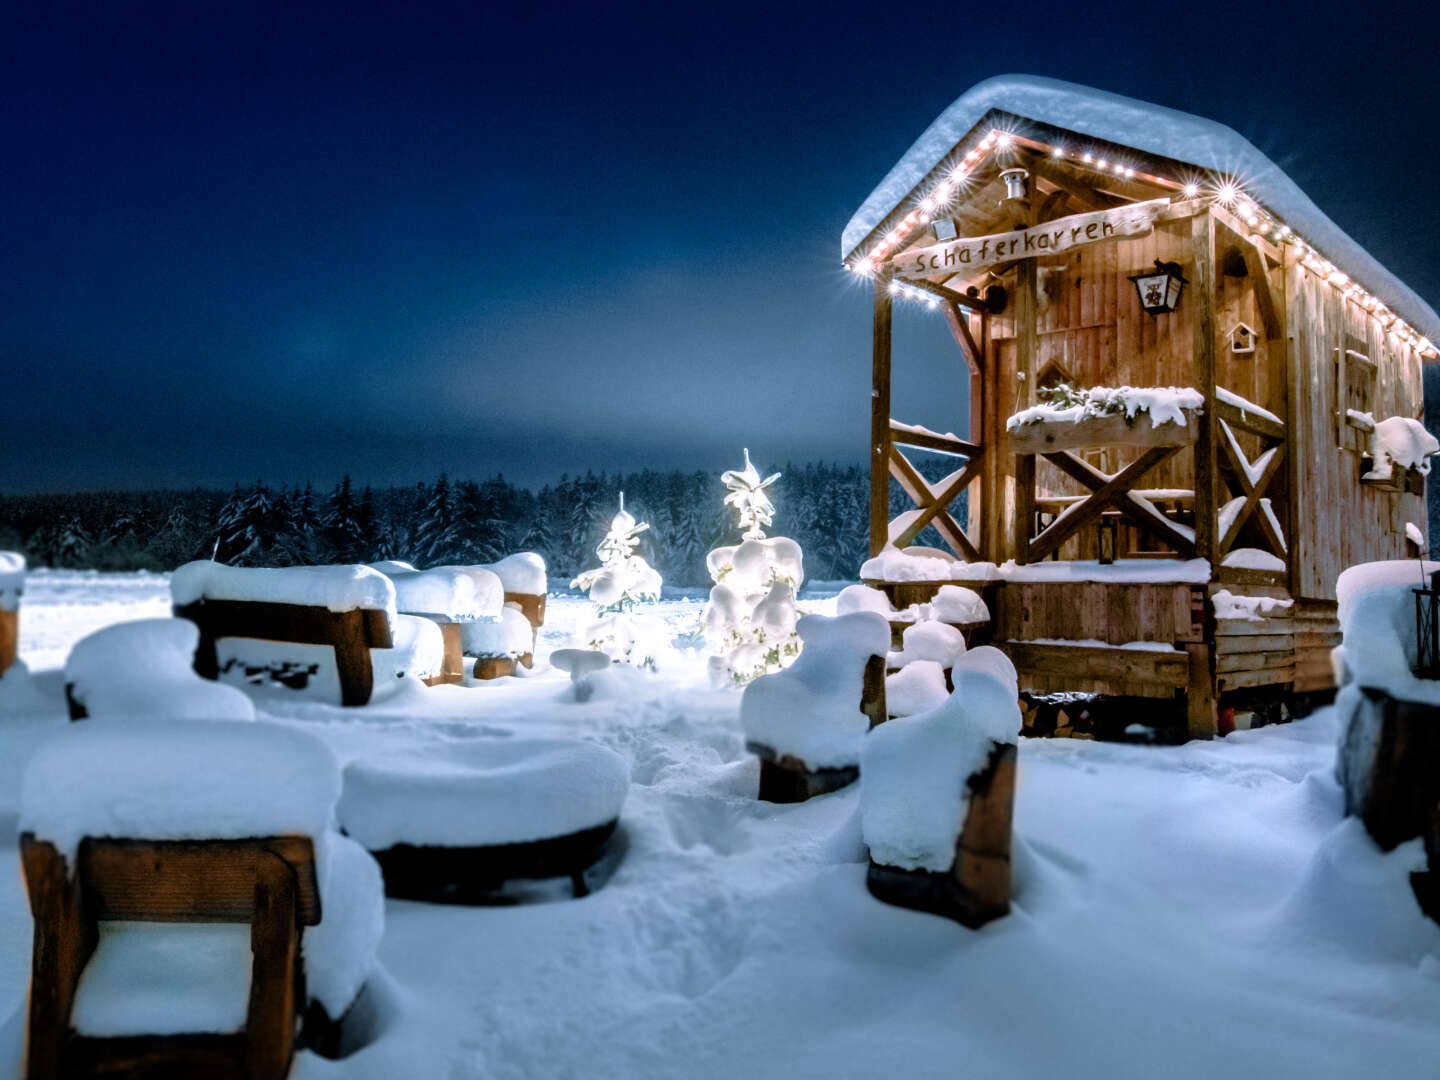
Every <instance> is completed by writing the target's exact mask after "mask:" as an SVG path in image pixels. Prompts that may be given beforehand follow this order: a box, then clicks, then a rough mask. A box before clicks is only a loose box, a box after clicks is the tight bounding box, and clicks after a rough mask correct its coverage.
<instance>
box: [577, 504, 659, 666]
mask: <svg viewBox="0 0 1440 1080" xmlns="http://www.w3.org/2000/svg"><path fill="white" fill-rule="evenodd" d="M649 528H650V526H649V525H648V524H646V523H645V522H637V521H636V520H635V518H634V517H633V516H632V515H631V514H628V513H626V511H625V493H624V492H623V491H622V492H621V493H620V512H619V513H618V514H616V515H615V516H614V517H613V518H611V519H610V528H609V529H608V530H607V531H606V533H605V536H604V538H603V539H602V540H601V541H600V543H599V545H598V546H597V547H596V548H595V554H596V555H597V556H598V557H599V559H600V565H599V566H597V567H594V568H592V569H590V570H586V571H585V572H584V573H582V574H580V575H579V576H578V577H576V578H575V580H573V581H572V582H570V587H571V588H572V589H584V590H586V591H587V592H588V593H589V594H590V602H591V603H592V604H593V605H595V616H596V617H595V619H594V621H593V622H591V623H590V624H589V625H588V626H586V627H584V628H583V629H582V630H581V631H580V634H579V636H578V641H577V643H578V644H579V645H580V646H581V647H583V648H587V649H596V650H599V651H600V652H603V653H605V654H606V655H607V656H609V657H610V659H611V660H614V661H616V662H617V663H627V664H637V665H644V666H647V667H654V666H655V664H656V662H657V661H658V659H659V651H660V649H659V641H658V636H659V635H658V627H657V626H655V625H654V623H653V621H652V620H649V619H644V618H641V617H639V616H637V615H636V614H635V607H636V605H638V604H644V603H654V602H655V601H656V600H659V599H660V585H661V578H660V575H659V574H658V573H657V572H656V571H655V569H654V567H652V566H651V565H650V564H649V563H648V562H646V561H645V559H643V558H641V557H640V556H639V555H637V554H635V548H636V546H637V545H638V544H639V542H640V541H639V537H640V535H641V534H642V533H644V532H645V531H646V530H647V529H649Z"/></svg>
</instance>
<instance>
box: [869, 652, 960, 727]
mask: <svg viewBox="0 0 1440 1080" xmlns="http://www.w3.org/2000/svg"><path fill="white" fill-rule="evenodd" d="M949 696H950V691H949V689H948V688H947V687H946V686H945V669H944V668H943V667H941V666H940V665H939V664H937V663H936V662H935V661H934V660H916V661H914V662H913V663H909V664H906V665H905V666H904V667H903V668H901V669H900V670H899V671H897V672H895V674H893V675H887V676H886V677H885V711H886V712H887V713H889V714H890V715H891V716H911V715H913V714H915V713H922V712H929V711H930V710H931V709H934V708H938V707H939V706H940V705H941V704H942V703H943V702H944V701H945V699H946V698H948V697H949Z"/></svg>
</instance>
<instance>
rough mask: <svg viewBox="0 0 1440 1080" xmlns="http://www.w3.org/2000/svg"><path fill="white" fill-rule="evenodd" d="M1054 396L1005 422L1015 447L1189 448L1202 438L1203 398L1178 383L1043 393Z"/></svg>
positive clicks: (1036, 450)
mask: <svg viewBox="0 0 1440 1080" xmlns="http://www.w3.org/2000/svg"><path fill="white" fill-rule="evenodd" d="M1042 394H1044V395H1045V396H1047V397H1048V398H1049V400H1048V401H1047V402H1046V403H1044V404H1041V405H1036V406H1034V407H1032V408H1029V409H1023V410H1021V411H1020V412H1018V413H1015V414H1014V415H1013V416H1011V417H1010V418H1009V419H1008V420H1007V421H1006V422H1005V428H1006V431H1007V432H1008V433H1009V438H1010V451H1011V453H1015V454H1048V453H1053V452H1055V451H1059V450H1079V449H1084V448H1086V447H1096V446H1188V445H1189V444H1191V443H1193V442H1194V441H1195V439H1196V437H1197V436H1198V429H1197V427H1196V425H1195V424H1192V423H1190V419H1191V418H1192V417H1194V416H1195V415H1196V414H1197V413H1199V412H1200V410H1201V408H1202V407H1203V405H1204V400H1205V399H1204V398H1203V397H1201V395H1200V392H1199V391H1198V390H1192V389H1189V388H1181V387H1174V386H1150V387H1136V386H1119V387H1109V386H1095V387H1091V388H1090V389H1088V390H1073V389H1071V388H1070V387H1068V386H1059V387H1055V388H1053V389H1051V390H1048V391H1042Z"/></svg>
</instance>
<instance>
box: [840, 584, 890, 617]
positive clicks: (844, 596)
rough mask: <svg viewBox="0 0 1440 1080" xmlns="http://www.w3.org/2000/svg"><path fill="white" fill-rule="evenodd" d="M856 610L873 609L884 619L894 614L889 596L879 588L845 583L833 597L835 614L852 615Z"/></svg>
mask: <svg viewBox="0 0 1440 1080" xmlns="http://www.w3.org/2000/svg"><path fill="white" fill-rule="evenodd" d="M857 611H873V612H874V613H875V614H876V615H883V616H885V618H886V619H890V618H893V617H894V615H895V609H894V608H893V607H891V606H890V598H889V597H888V596H886V595H885V594H884V593H883V592H882V591H880V590H879V589H872V588H871V587H870V586H869V585H847V586H845V588H843V589H841V590H840V595H839V596H837V597H835V614H837V615H854V614H855V613H856V612H857Z"/></svg>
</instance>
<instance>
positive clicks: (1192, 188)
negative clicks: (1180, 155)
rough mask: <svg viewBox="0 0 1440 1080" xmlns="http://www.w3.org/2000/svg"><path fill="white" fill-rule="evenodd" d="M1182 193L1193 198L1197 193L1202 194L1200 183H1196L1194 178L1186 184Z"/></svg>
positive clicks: (1188, 197)
mask: <svg viewBox="0 0 1440 1080" xmlns="http://www.w3.org/2000/svg"><path fill="white" fill-rule="evenodd" d="M1182 194H1184V196H1185V198H1187V199H1193V198H1195V196H1196V195H1199V194H1200V185H1199V184H1197V183H1195V181H1194V180H1191V181H1190V182H1189V183H1187V184H1186V185H1185V187H1184V189H1183V191H1182Z"/></svg>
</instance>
